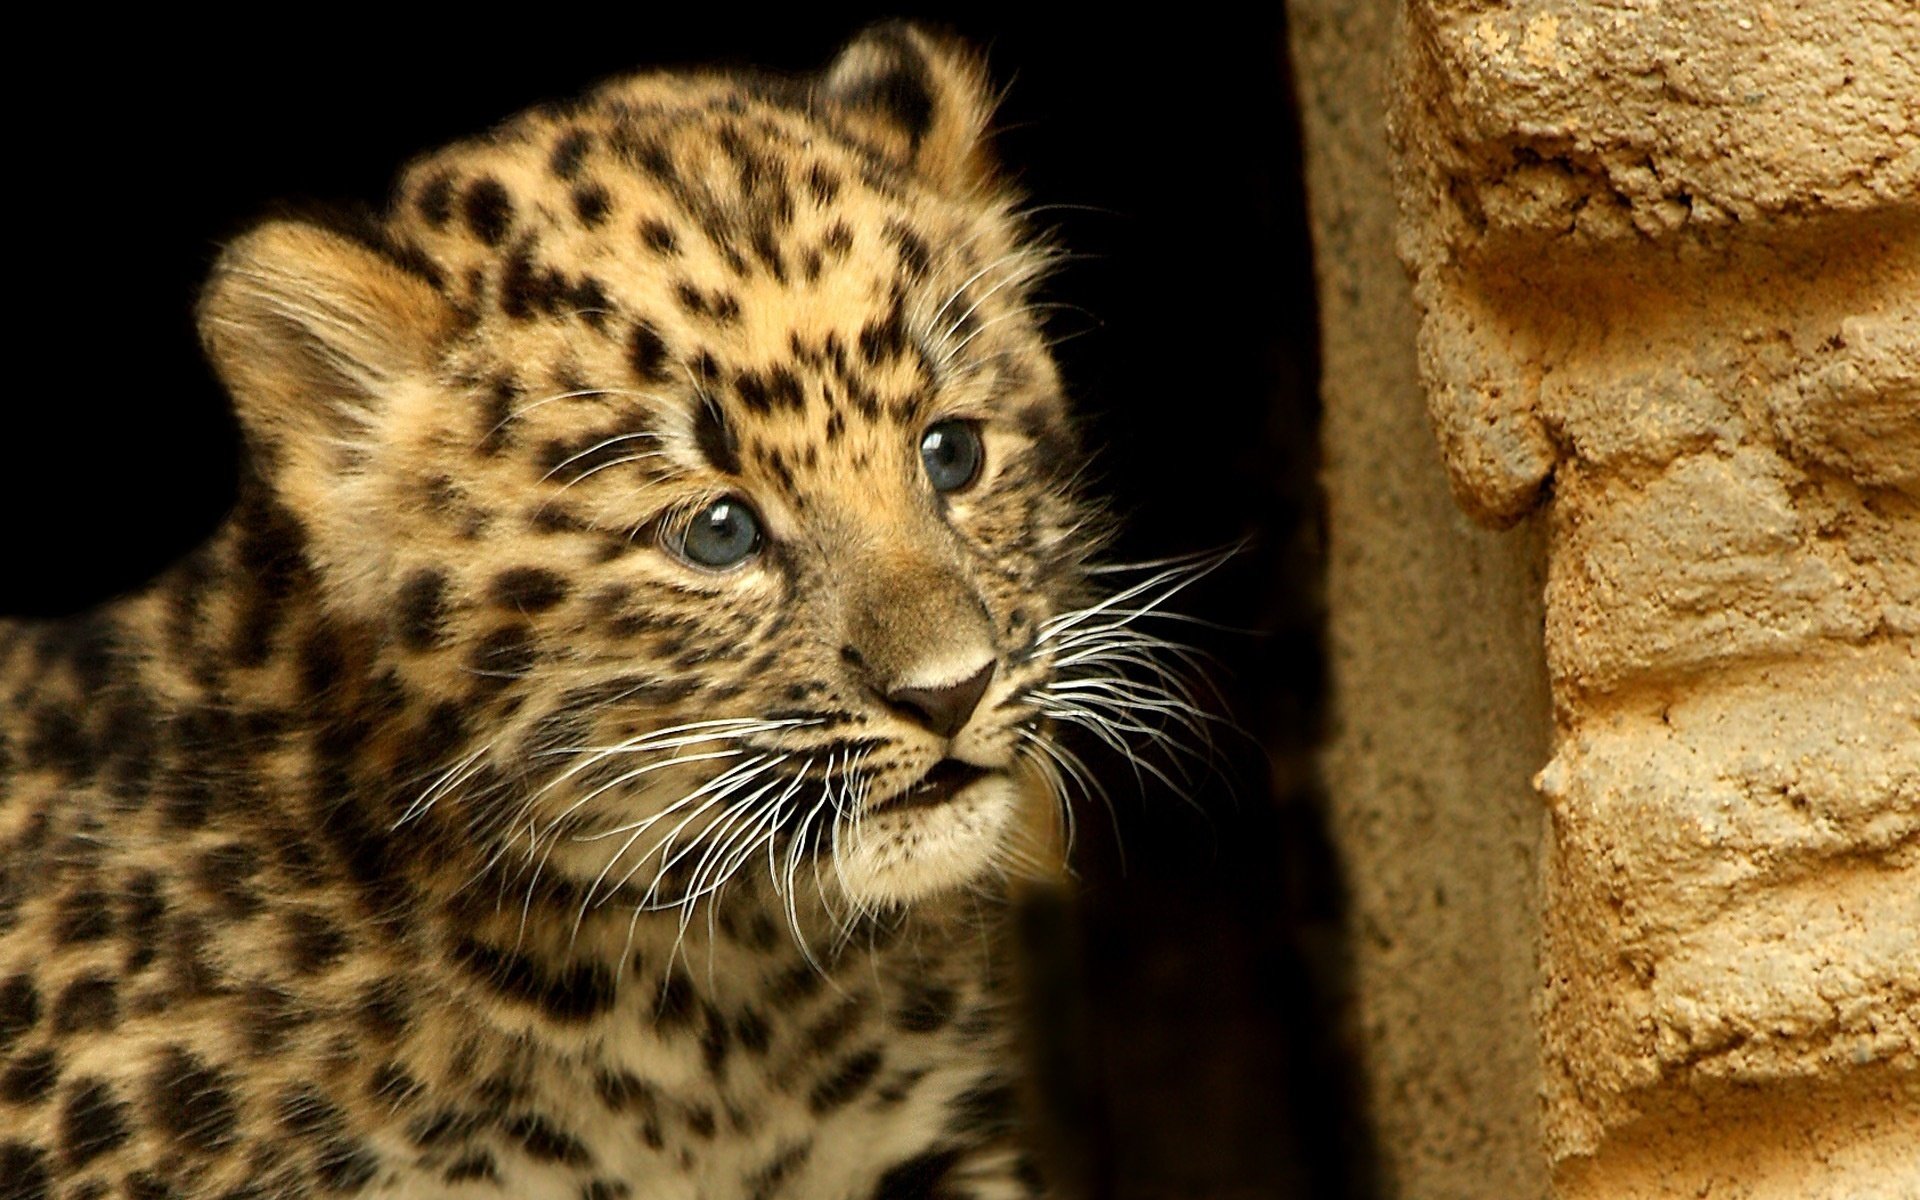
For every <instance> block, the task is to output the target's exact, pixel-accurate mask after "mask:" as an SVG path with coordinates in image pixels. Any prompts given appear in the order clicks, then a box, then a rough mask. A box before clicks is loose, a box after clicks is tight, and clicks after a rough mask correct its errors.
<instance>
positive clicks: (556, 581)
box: [488, 567, 569, 613]
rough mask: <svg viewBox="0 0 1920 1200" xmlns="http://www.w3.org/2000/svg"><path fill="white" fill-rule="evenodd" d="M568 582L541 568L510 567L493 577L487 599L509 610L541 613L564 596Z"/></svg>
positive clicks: (567, 588) (496, 605) (565, 595)
mask: <svg viewBox="0 0 1920 1200" xmlns="http://www.w3.org/2000/svg"><path fill="white" fill-rule="evenodd" d="M568 590H569V584H568V583H567V581H566V580H565V579H564V578H562V577H561V576H560V575H558V574H556V573H555V572H553V571H549V570H547V569H545V568H544V567H511V568H508V569H507V570H505V571H502V572H500V574H498V575H496V576H494V577H493V584H492V587H491V588H490V590H489V592H488V598H489V599H490V600H492V602H493V604H494V606H495V607H497V608H504V609H506V610H507V611H509V612H520V613H541V612H545V611H547V610H548V609H550V608H552V607H553V606H554V605H556V604H558V603H560V602H561V601H562V600H565V599H566V598H567V592H568Z"/></svg>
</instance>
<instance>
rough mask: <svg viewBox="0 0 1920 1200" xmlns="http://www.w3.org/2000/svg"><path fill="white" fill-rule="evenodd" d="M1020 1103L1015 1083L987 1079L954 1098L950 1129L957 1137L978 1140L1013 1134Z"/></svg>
mask: <svg viewBox="0 0 1920 1200" xmlns="http://www.w3.org/2000/svg"><path fill="white" fill-rule="evenodd" d="M1019 1102H1020V1097H1019V1093H1018V1092H1017V1091H1016V1090H1015V1088H1014V1086H1013V1084H1011V1083H1009V1082H1007V1081H1006V1080H1004V1079H996V1078H988V1079H983V1080H981V1081H980V1082H978V1083H976V1084H974V1085H973V1086H972V1087H970V1088H968V1089H967V1090H966V1091H964V1092H962V1093H960V1094H959V1095H958V1096H956V1097H954V1099H953V1113H952V1117H951V1119H950V1120H949V1123H948V1130H949V1132H951V1133H953V1134H955V1135H956V1136H971V1137H975V1138H986V1137H995V1136H998V1135H1000V1134H1004V1133H1010V1132H1012V1131H1013V1129H1014V1114H1015V1109H1016V1108H1017V1106H1018V1104H1019Z"/></svg>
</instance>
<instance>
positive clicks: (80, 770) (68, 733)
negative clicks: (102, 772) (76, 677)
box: [20, 708, 93, 777]
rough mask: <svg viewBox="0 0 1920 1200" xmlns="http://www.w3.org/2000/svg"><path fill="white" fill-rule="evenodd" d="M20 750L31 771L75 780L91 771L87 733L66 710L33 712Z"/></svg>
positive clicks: (90, 750)
mask: <svg viewBox="0 0 1920 1200" xmlns="http://www.w3.org/2000/svg"><path fill="white" fill-rule="evenodd" d="M20 749H21V752H22V754H23V755H24V756H25V758H26V761H27V765H28V766H31V767H42V768H45V769H47V770H50V771H58V772H60V773H61V774H63V775H69V776H76V777H78V776H84V775H87V774H89V773H90V772H91V769H92V766H91V759H92V757H93V754H92V746H90V745H89V744H88V742H87V735H86V731H85V730H84V729H82V728H81V726H80V722H79V721H78V719H76V718H75V717H74V715H73V714H72V713H70V712H67V711H66V710H65V709H59V708H42V709H38V710H36V711H35V712H34V714H33V716H32V717H31V718H30V720H29V722H28V728H27V737H26V740H25V741H24V742H23V743H22V745H21V747H20Z"/></svg>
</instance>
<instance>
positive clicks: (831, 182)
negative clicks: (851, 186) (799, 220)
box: [807, 162, 840, 204]
mask: <svg viewBox="0 0 1920 1200" xmlns="http://www.w3.org/2000/svg"><path fill="white" fill-rule="evenodd" d="M807 190H808V191H809V192H812V193H813V198H814V199H815V200H817V201H819V202H820V203H821V204H831V203H833V198H834V197H835V196H838V195H839V194H840V176H839V175H837V174H835V173H834V172H833V170H832V169H830V168H829V167H827V166H826V164H824V163H818V162H816V163H814V164H813V165H811V166H809V167H808V168H807Z"/></svg>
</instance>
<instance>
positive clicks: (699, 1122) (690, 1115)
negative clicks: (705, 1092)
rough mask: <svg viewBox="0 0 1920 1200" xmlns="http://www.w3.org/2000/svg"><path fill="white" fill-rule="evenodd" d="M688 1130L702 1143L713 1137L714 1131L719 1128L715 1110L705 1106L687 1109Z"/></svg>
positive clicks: (700, 1105) (698, 1105)
mask: <svg viewBox="0 0 1920 1200" xmlns="http://www.w3.org/2000/svg"><path fill="white" fill-rule="evenodd" d="M687 1128H688V1129H689V1130H690V1131H691V1132H692V1133H693V1135H694V1136H695V1137H697V1138H699V1139H700V1140H702V1141H707V1140H709V1139H711V1138H712V1137H713V1131H714V1130H715V1129H717V1128H719V1124H718V1122H716V1121H715V1120H714V1117H713V1110H712V1109H711V1108H708V1107H707V1106H706V1105H704V1104H696V1105H693V1106H692V1107H690V1108H688V1109H687Z"/></svg>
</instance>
